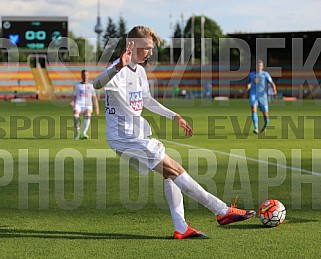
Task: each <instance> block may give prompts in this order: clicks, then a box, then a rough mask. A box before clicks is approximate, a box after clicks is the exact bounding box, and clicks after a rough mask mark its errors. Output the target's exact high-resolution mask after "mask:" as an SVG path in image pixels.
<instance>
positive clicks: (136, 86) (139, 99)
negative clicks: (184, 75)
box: [105, 64, 176, 140]
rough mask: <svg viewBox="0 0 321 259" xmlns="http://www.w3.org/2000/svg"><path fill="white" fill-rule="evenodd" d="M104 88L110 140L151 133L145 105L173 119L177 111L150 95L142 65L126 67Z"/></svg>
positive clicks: (143, 135)
mask: <svg viewBox="0 0 321 259" xmlns="http://www.w3.org/2000/svg"><path fill="white" fill-rule="evenodd" d="M108 69H112V67H110V68H108ZM105 90H106V120H107V130H106V138H107V140H120V139H133V138H146V137H148V136H150V135H151V129H150V126H149V124H148V122H147V121H146V120H145V119H144V118H143V117H141V113H142V110H143V107H146V108H147V109H149V110H151V111H152V112H155V113H157V114H160V115H163V116H166V117H168V118H171V119H173V117H174V116H175V115H176V113H174V112H172V111H171V110H169V109H167V108H166V107H164V106H163V105H161V104H160V103H158V102H157V101H156V100H155V99H154V98H153V97H152V96H151V94H150V90H149V84H148V80H147V76H146V72H145V70H144V68H143V67H142V66H141V65H136V64H130V65H128V66H126V67H123V68H122V69H121V70H120V71H119V72H118V73H117V74H116V75H115V76H114V77H113V78H112V79H111V80H110V81H109V82H108V84H107V85H106V86H105Z"/></svg>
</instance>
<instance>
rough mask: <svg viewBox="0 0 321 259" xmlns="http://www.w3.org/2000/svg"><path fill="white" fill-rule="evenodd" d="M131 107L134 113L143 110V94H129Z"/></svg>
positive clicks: (139, 92)
mask: <svg viewBox="0 0 321 259" xmlns="http://www.w3.org/2000/svg"><path fill="white" fill-rule="evenodd" d="M129 105H130V107H132V109H133V110H134V111H140V110H142V109H143V92H142V91H138V92H129Z"/></svg>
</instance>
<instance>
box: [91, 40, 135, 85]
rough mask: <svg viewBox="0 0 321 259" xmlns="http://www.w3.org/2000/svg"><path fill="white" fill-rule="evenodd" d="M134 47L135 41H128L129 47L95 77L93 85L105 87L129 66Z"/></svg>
mask: <svg viewBox="0 0 321 259" xmlns="http://www.w3.org/2000/svg"><path fill="white" fill-rule="evenodd" d="M133 48H134V42H133V41H131V42H128V44H127V47H126V49H125V50H124V51H123V52H122V53H121V55H120V58H119V59H118V60H116V61H115V62H114V63H113V64H112V65H111V66H110V67H108V68H107V69H106V70H105V71H104V72H102V73H101V74H99V75H98V76H97V77H96V78H95V79H94V82H93V85H94V88H95V89H101V88H103V87H104V86H105V85H106V84H108V82H109V81H110V80H111V79H112V78H113V77H114V76H115V75H116V74H117V73H118V72H119V71H120V70H121V69H122V68H123V67H124V66H127V65H128V64H129V63H130V61H131V57H132V52H133Z"/></svg>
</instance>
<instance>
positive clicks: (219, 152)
mask: <svg viewBox="0 0 321 259" xmlns="http://www.w3.org/2000/svg"><path fill="white" fill-rule="evenodd" d="M161 141H162V142H167V143H170V144H173V145H178V146H182V147H189V148H194V149H203V150H206V151H212V152H214V153H217V154H220V155H225V156H231V157H236V158H242V159H246V160H249V161H253V162H256V163H262V164H267V165H274V166H277V167H280V168H285V169H289V170H292V171H297V172H303V173H308V174H312V175H317V176H321V173H320V172H314V171H309V170H306V169H301V168H297V167H292V166H287V165H282V164H278V163H273V162H268V161H264V160H259V159H256V158H252V157H246V156H240V155H235V154H231V153H227V152H224V151H219V150H215V149H208V148H203V147H197V146H193V145H189V144H183V143H179V142H175V141H170V140H166V139H162V140H161Z"/></svg>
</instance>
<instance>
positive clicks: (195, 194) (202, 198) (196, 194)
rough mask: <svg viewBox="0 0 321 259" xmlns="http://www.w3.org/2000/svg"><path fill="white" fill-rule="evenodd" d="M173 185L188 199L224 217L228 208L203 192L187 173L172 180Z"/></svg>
mask: <svg viewBox="0 0 321 259" xmlns="http://www.w3.org/2000/svg"><path fill="white" fill-rule="evenodd" d="M174 182H175V184H176V185H177V186H178V187H179V188H180V189H181V190H182V192H184V193H185V194H186V195H188V196H189V197H191V198H193V199H194V200H196V201H198V202H199V203H201V204H202V205H204V206H205V207H206V208H208V209H209V210H211V211H212V212H213V213H215V215H220V216H223V215H225V214H226V213H227V212H228V210H229V207H228V206H227V205H226V204H225V203H224V202H223V201H221V200H220V199H218V198H217V197H215V196H214V195H212V194H210V193H209V192H207V191H205V190H204V189H203V187H202V186H200V185H199V184H198V183H197V182H196V181H195V180H194V179H193V178H192V177H190V176H189V174H188V173H186V172H184V173H182V174H181V175H179V176H177V177H176V179H175V180H174Z"/></svg>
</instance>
